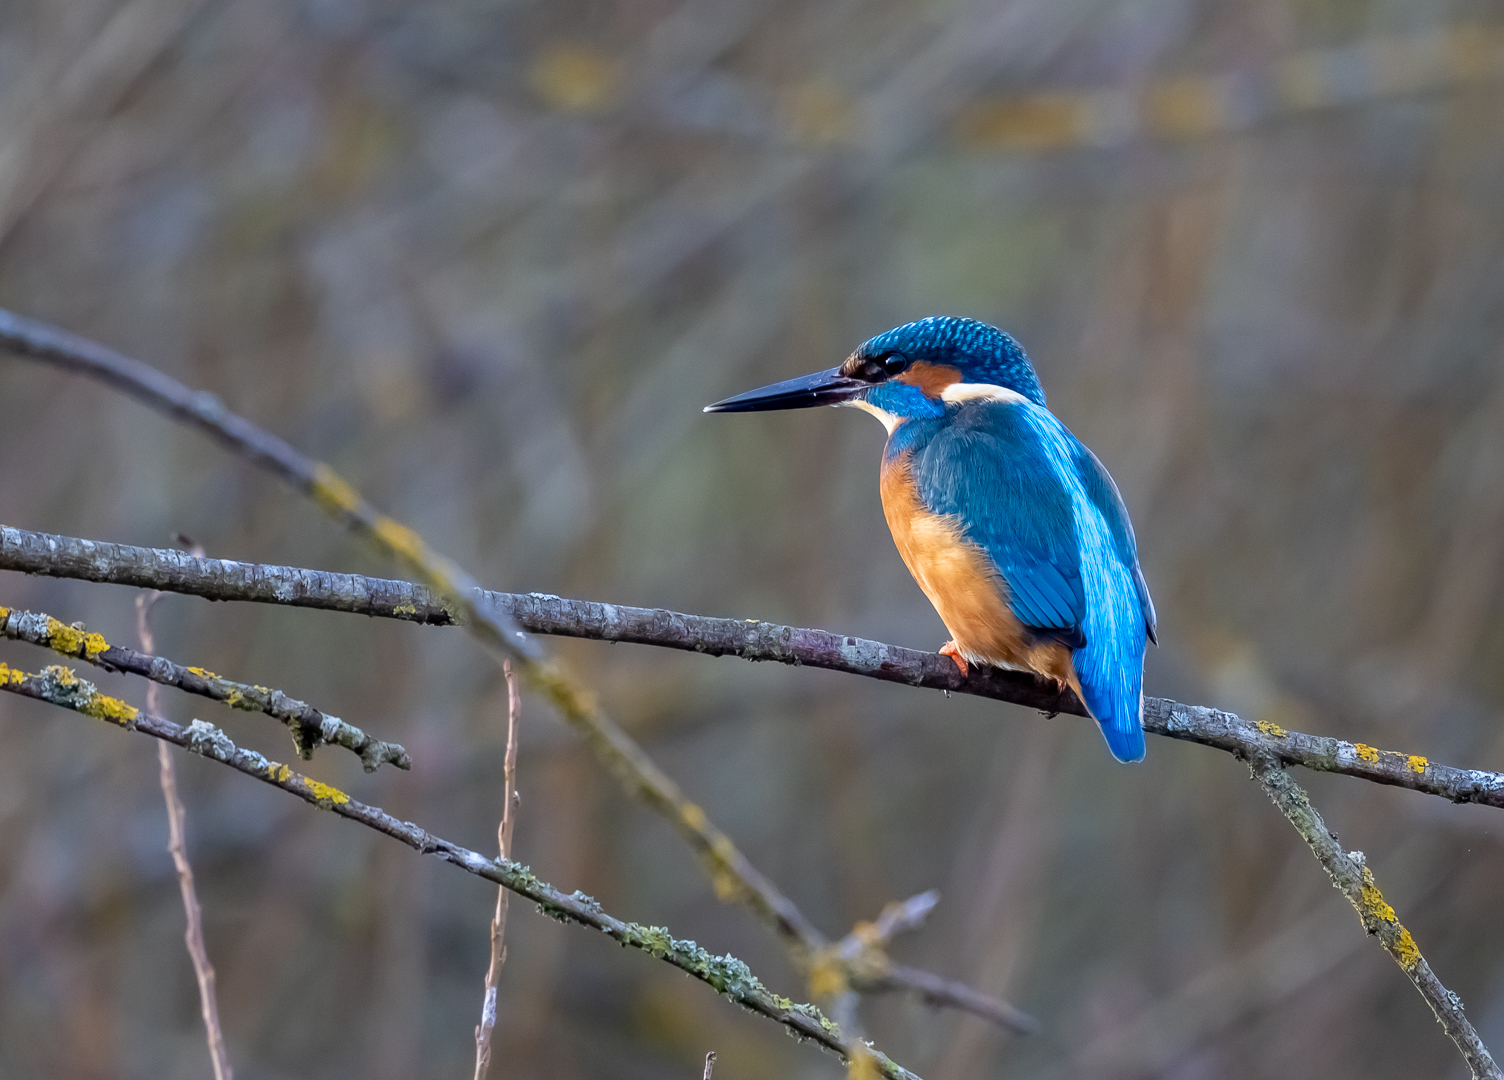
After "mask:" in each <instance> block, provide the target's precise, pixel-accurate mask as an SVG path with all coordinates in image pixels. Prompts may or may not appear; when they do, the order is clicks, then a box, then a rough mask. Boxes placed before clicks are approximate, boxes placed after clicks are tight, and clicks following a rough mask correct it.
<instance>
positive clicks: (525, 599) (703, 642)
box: [0, 525, 1504, 807]
mask: <svg viewBox="0 0 1504 1080" xmlns="http://www.w3.org/2000/svg"><path fill="white" fill-rule="evenodd" d="M0 569H3V570H19V571H21V572H23V573H28V574H43V575H48V576H52V577H65V578H76V579H79V580H83V581H94V582H105V583H110V584H116V585H129V586H132V587H135V588H160V589H163V590H166V591H169V592H180V593H186V594H189V595H193V596H201V597H204V598H205V599H209V600H241V601H250V602H253V603H266V604H284V605H289V606H293V607H307V608H316V609H320V610H324V611H343V612H348V613H352V614H358V615H370V616H376V617H380V618H393V619H404V620H407V621H409V622H416V623H425V624H428V625H434V626H449V625H454V624H455V622H456V621H457V618H458V616H457V615H456V614H455V613H454V612H453V611H452V610H451V609H450V608H448V607H447V606H446V605H445V604H444V603H443V602H442V601H440V600H439V599H438V598H437V597H436V596H435V595H434V594H433V593H432V592H431V591H430V590H428V589H426V588H424V587H423V586H421V585H416V584H414V583H412V582H408V581H393V580H388V579H383V578H370V577H362V576H360V575H358V574H336V573H330V572H328V571H323V570H303V569H298V568H296V567H290V566H270V565H265V564H261V563H242V562H233V561H227V560H221V559H197V560H196V559H193V558H191V557H190V556H188V555H185V554H184V553H183V552H180V551H172V550H169V549H158V548H140V547H130V546H127V545H124V544H108V543H102V542H99V541H93V540H80V539H76V538H73V537H66V536H54V535H50V534H47V533H32V532H27V531H25V530H22V529H13V528H10V527H8V526H4V525H0ZM484 596H485V599H486V602H487V603H490V604H493V605H495V606H496V607H497V608H500V609H502V610H505V611H507V612H508V613H509V614H510V615H511V616H512V617H513V618H514V619H516V620H517V622H518V623H519V625H521V626H523V627H525V628H526V629H527V630H529V631H531V632H532V633H535V634H552V635H559V636H563V637H576V638H589V639H591V640H595V641H620V642H631V643H634V644H639V645H655V646H659V647H662V648H669V649H682V650H685V651H688V652H698V653H704V654H706V655H709V656H739V657H741V658H742V659H744V660H754V661H756V660H771V661H775V662H777V663H782V664H792V665H794V666H796V667H798V666H802V667H818V668H824V669H826V670H828V671H841V672H845V673H847V674H849V675H862V676H865V677H867V678H871V679H881V680H884V681H886V682H897V683H904V684H906V685H909V686H916V687H922V688H925V689H931V690H943V691H946V692H949V693H956V694H971V695H974V696H976V697H984V698H991V699H993V700H996V701H1007V702H1011V703H1013V704H1015V705H1023V706H1025V707H1027V708H1032V709H1040V710H1044V711H1059V712H1063V713H1071V714H1073V715H1078V716H1084V715H1085V712H1086V710H1085V708H1084V707H1083V706H1082V705H1081V703H1080V702H1079V701H1077V700H1076V698H1075V695H1074V694H1071V693H1067V694H1066V695H1065V696H1064V697H1058V698H1057V695H1056V692H1055V689H1054V687H1053V685H1051V684H1048V683H1047V682H1046V681H1045V680H1042V679H1035V678H1033V677H1032V676H1029V675H1026V674H1024V673H1022V672H1017V671H1002V670H999V669H997V668H989V667H984V666H982V665H980V664H974V665H972V668H971V673H970V674H969V675H966V676H962V675H961V673H960V672H959V671H958V670H957V669H956V665H955V664H953V663H952V662H951V661H950V660H949V659H947V658H946V657H943V656H941V655H939V654H938V653H928V652H922V651H920V650H917V649H906V648H903V647H901V646H898V645H886V644H883V643H882V642H879V641H869V640H867V639H865V638H856V637H845V636H842V635H840V634H832V633H830V632H829V631H826V630H811V629H805V628H801V627H795V626H783V625H780V624H778V623H769V622H759V621H755V620H751V621H744V620H741V619H722V618H711V617H707V616H704V615H686V614H683V613H681V612H677V611H665V610H662V609H658V608H636V607H625V606H622V605H618V604H601V603H596V602H594V601H588V600H565V599H561V598H559V597H557V596H548V595H544V594H541V593H522V594H517V593H496V592H487V593H485V594H484ZM1144 730H1145V731H1148V732H1149V733H1151V734H1154V735H1164V736H1167V737H1168V738H1172V739H1181V740H1183V741H1186V742H1194V743H1200V744H1201V745H1203V746H1211V747H1215V748H1216V749H1218V750H1225V751H1227V752H1228V753H1231V754H1240V755H1244V756H1248V757H1252V756H1254V755H1256V754H1273V755H1274V756H1275V757H1277V758H1278V759H1279V760H1280V761H1282V762H1284V763H1285V764H1288V765H1301V766H1304V767H1305V768H1307V769H1312V770H1315V771H1317V772H1333V773H1341V774H1342V775H1344V776H1354V777H1358V778H1359V779H1362V780H1371V781H1373V782H1374V783H1378V784H1389V785H1392V786H1395V787H1403V788H1409V789H1410V790H1412V791H1419V792H1424V793H1426V794H1428V795H1439V796H1441V797H1442V798H1444V799H1449V800H1451V801H1452V802H1457V803H1479V804H1482V805H1484V806H1495V807H1504V773H1497V772H1490V771H1488V770H1484V769H1462V768H1456V767H1453V766H1450V765H1442V764H1439V763H1437V762H1434V761H1431V760H1430V759H1428V758H1425V757H1420V756H1418V755H1414V754H1405V753H1398V752H1395V751H1392V750H1379V749H1376V748H1374V747H1372V746H1368V745H1366V744H1364V743H1351V742H1346V741H1344V740H1342V739H1334V738H1331V737H1328V736H1324V735H1306V734H1303V733H1302V732H1299V731H1287V730H1286V729H1284V728H1282V727H1280V726H1279V725H1277V724H1271V723H1265V722H1254V721H1249V720H1244V719H1242V718H1241V717H1239V716H1237V715H1235V714H1233V713H1228V712H1222V711H1220V710H1218V709H1211V708H1207V707H1206V706H1203V705H1184V704H1181V703H1180V702H1177V701H1171V700H1170V699H1168V698H1145V699H1144Z"/></svg>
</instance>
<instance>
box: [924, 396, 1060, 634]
mask: <svg viewBox="0 0 1504 1080" xmlns="http://www.w3.org/2000/svg"><path fill="white" fill-rule="evenodd" d="M900 430H901V429H900ZM910 467H911V469H912V470H913V477H914V483H915V485H916V486H917V488H918V491H919V497H920V499H922V500H923V502H924V504H925V506H927V507H928V508H929V509H930V510H932V511H934V512H935V513H937V514H954V515H955V516H956V517H958V518H959V519H960V520H961V521H962V522H963V523H964V526H965V534H966V537H967V539H969V540H971V541H972V542H973V543H975V544H978V545H979V546H980V547H982V548H983V549H984V550H985V551H986V552H987V553H988V554H989V555H991V556H992V561H993V562H994V563H996V564H997V568H998V570H999V571H1000V572H1001V573H1002V575H1003V578H1004V580H1005V581H1007V583H1008V591H1009V597H1008V604H1009V607H1011V608H1012V609H1013V614H1015V615H1017V616H1018V618H1019V621H1020V622H1022V623H1023V624H1024V625H1025V626H1028V627H1030V628H1031V629H1033V630H1036V631H1039V632H1040V633H1048V634H1053V635H1055V636H1056V637H1058V638H1060V640H1062V641H1064V642H1065V643H1066V644H1067V645H1069V646H1070V647H1071V648H1073V649H1079V648H1081V647H1083V646H1084V645H1085V644H1086V638H1085V636H1084V632H1083V624H1084V623H1085V619H1086V590H1085V587H1084V585H1083V583H1082V581H1081V555H1080V551H1079V546H1078V544H1077V542H1076V531H1075V519H1074V515H1073V512H1072V504H1071V494H1070V492H1069V491H1068V490H1067V488H1066V486H1065V483H1064V481H1063V480H1062V478H1061V477H1060V475H1059V474H1058V473H1057V472H1056V470H1055V469H1054V467H1053V465H1052V462H1051V460H1050V458H1049V456H1048V455H1047V454H1045V453H1044V452H1043V450H1042V449H1041V447H1040V444H1039V437H1038V434H1037V432H1036V431H1035V429H1034V428H1033V426H1032V425H1031V424H1030V423H1029V421H1028V419H1027V418H1026V417H1024V416H1023V415H1022V414H1020V413H1019V412H1018V410H1017V409H1015V408H1014V407H1013V406H1010V405H1007V404H1004V403H994V402H987V403H978V404H974V405H970V406H968V407H966V408H964V409H961V410H959V411H958V412H957V413H956V414H954V416H953V417H952V418H950V421H949V422H948V423H947V424H946V425H944V426H943V427H942V428H940V430H938V431H937V432H936V433H935V435H934V437H933V438H931V439H930V440H928V442H927V443H925V444H924V445H923V446H917V447H915V448H914V456H913V458H912V460H911V462H910Z"/></svg>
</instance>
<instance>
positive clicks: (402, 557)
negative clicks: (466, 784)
mask: <svg viewBox="0 0 1504 1080" xmlns="http://www.w3.org/2000/svg"><path fill="white" fill-rule="evenodd" d="M0 346H4V347H8V348H10V349H12V350H13V351H15V352H16V353H17V354H18V355H21V356H25V357H28V358H30V359H34V360H40V361H42V362H44V363H47V364H51V365H54V366H57V367H62V368H64V369H66V370H70V371H75V372H78V373H80V374H85V375H89V376H91V377H93V378H96V379H99V380H100V381H102V382H104V383H105V384H107V385H109V386H112V387H114V388H116V389H118V390H121V391H123V392H125V393H127V394H130V395H132V396H134V397H136V398H138V399H139V400H141V401H143V402H145V403H146V404H147V405H149V406H151V407H152V408H155V409H157V410H159V411H161V412H163V413H165V414H167V415H168V416H171V417H172V418H174V419H177V420H180V421H183V422H185V423H188V424H191V425H193V426H195V427H198V428H199V429H200V430H202V431H204V432H206V433H208V434H209V435H210V436H211V437H212V438H214V439H215V440H216V441H218V442H220V443H221V444H222V445H224V446H226V447H228V448H229V449H231V450H233V451H235V452H236V453H239V454H240V455H242V456H243V457H245V458H246V459H247V460H249V461H251V462H252V463H254V464H256V465H259V466H261V467H263V468H265V469H267V470H269V471H270V472H272V473H275V474H276V475H278V476H280V477H282V478H283V479H284V480H286V481H288V482H289V483H290V484H292V485H293V486H294V487H295V488H297V489H298V490H299V491H301V492H303V493H304V494H306V495H308V496H309V497H310V498H312V499H313V500H314V502H315V503H317V504H318V506H319V507H320V508H321V509H323V510H324V511H325V512H326V513H328V514H329V515H330V516H331V517H333V518H334V519H335V520H337V521H339V522H341V523H343V524H344V525H346V526H347V527H348V528H350V529H352V530H353V531H355V532H356V533H358V534H360V535H361V536H363V537H365V538H366V539H368V540H370V541H371V542H372V543H374V544H375V545H376V546H377V547H378V548H380V549H381V550H382V551H383V552H385V553H386V554H388V555H391V556H393V557H395V558H397V559H398V560H399V561H400V562H401V563H403V564H404V565H407V566H409V567H411V568H412V569H413V570H415V571H416V572H417V573H418V574H419V576H421V577H422V578H423V579H424V581H426V582H427V583H428V585H429V586H430V587H432V588H433V589H434V591H435V592H437V593H438V594H439V596H441V597H442V598H443V600H444V602H445V605H446V607H448V608H449V609H450V610H451V611H452V612H454V614H455V615H456V616H458V617H459V618H460V621H461V622H462V623H463V624H464V625H465V626H466V627H467V628H468V629H469V630H470V632H471V633H472V634H474V635H475V636H476V637H477V638H478V639H479V640H480V641H481V642H482V643H484V644H485V645H487V646H488V647H490V648H491V649H492V650H493V651H495V652H497V653H499V654H500V655H501V656H504V657H509V658H510V659H512V660H513V661H514V662H515V663H516V664H517V665H518V670H519V673H520V674H521V675H522V676H523V677H524V678H525V679H526V680H527V681H528V683H529V684H530V685H532V686H533V687H534V688H535V689H537V690H538V691H539V692H540V693H541V695H542V696H543V697H544V698H545V699H546V700H548V701H549V702H550V703H552V704H553V706H554V707H555V708H556V709H557V710H558V711H559V713H560V715H562V716H563V717H564V719H565V720H567V721H568V722H569V723H570V725H571V726H573V727H574V728H575V729H576V730H577V731H578V732H579V733H580V734H581V735H582V736H584V738H585V741H586V743H587V745H589V746H590V748H591V750H592V751H594V753H595V755H596V757H597V759H598V760H599V761H600V762H601V763H602V764H603V765H605V767H606V768H607V769H608V770H609V771H611V772H612V773H614V774H615V775H616V776H617V778H618V779H619V780H620V781H621V782H622V784H623V785H624V786H625V787H626V789H627V791H628V792H629V793H630V794H632V795H633V796H634V797H636V798H638V799H640V800H641V801H642V802H644V803H645V804H647V805H648V806H649V807H651V808H652V809H654V810H655V811H657V812H658V813H659V814H661V815H662V816H664V817H665V818H667V819H668V820H669V821H670V822H672V823H673V824H674V825H675V827H676V828H677V829H678V831H679V834H680V836H682V837H683V838H684V839H685V840H686V841H687V842H688V843H689V845H690V846H691V848H692V849H693V850H694V851H695V852H696V853H697V854H698V855H699V856H700V859H701V861H702V862H703V863H704V865H705V867H706V870H707V871H708V873H709V875H710V878H711V882H712V884H713V885H714V887H715V891H716V894H717V896H719V897H720V898H721V899H722V900H725V901H732V900H735V901H738V902H741V903H744V904H746V905H747V906H748V907H749V908H751V909H752V911H754V912H755V913H756V914H757V915H758V916H760V917H761V918H762V919H764V920H765V921H766V922H768V923H769V924H770V925H772V926H773V927H774V928H775V929H776V930H777V931H778V932H779V933H780V935H782V937H783V938H784V941H785V944H786V946H787V947H788V949H789V951H790V955H791V957H792V958H793V960H794V962H795V963H796V964H799V965H801V966H803V965H804V964H806V963H807V959H806V958H807V957H808V956H809V955H811V954H813V953H815V952H818V951H819V950H820V949H822V948H824V947H825V945H826V944H827V942H826V940H825V938H824V937H823V936H822V935H821V934H820V933H819V932H818V931H817V930H816V929H815V928H814V926H813V924H811V923H810V922H809V920H808V919H806V918H805V917H804V915H803V913H802V912H800V911H799V909H798V908H797V907H796V906H795V905H794V904H793V902H792V901H791V900H789V898H788V897H786V896H784V895H783V894H782V893H781V892H779V890H778V889H777V888H776V887H775V886H774V885H773V883H772V882H771V881H769V880H768V879H767V878H766V877H764V876H763V875H762V873H761V872H760V871H759V870H757V868H756V867H754V866H753V865H752V864H751V862H750V861H748V859H747V858H746V856H745V855H743V854H742V853H741V852H740V851H739V850H738V849H737V847H736V845H735V844H733V843H732V841H731V838H730V837H729V836H727V835H726V834H725V833H723V832H722V831H721V830H720V829H719V828H717V827H716V826H715V825H714V824H712V823H711V822H710V820H709V818H708V817H707V816H706V814H705V811H704V810H703V809H701V808H700V807H699V806H697V805H695V804H694V803H693V802H691V801H689V800H688V799H686V798H685V797H684V795H683V793H682V792H681V791H680V790H679V788H678V785H676V784H675V783H674V782H673V780H672V779H670V778H669V776H668V775H667V774H666V773H664V772H663V771H662V770H661V769H659V768H658V766H657V765H656V764H655V763H654V762H653V760H652V759H651V758H650V757H648V755H647V754H646V753H645V752H644V751H643V750H642V748H641V747H640V746H638V745H637V744H636V743H635V742H634V741H633V740H632V739H631V738H630V737H629V736H628V735H627V734H626V732H624V731H623V730H622V729H621V728H620V727H619V726H618V725H617V724H616V723H615V722H614V721H612V720H611V718H610V717H609V716H608V715H607V714H606V713H605V711H604V710H602V709H601V707H600V706H599V704H598V703H597V702H596V700H595V698H594V697H593V695H591V694H590V693H589V692H587V691H586V690H585V689H584V687H583V686H581V685H580V684H579V683H577V682H576V681H575V680H574V679H572V678H571V677H570V676H569V675H568V674H567V673H566V672H565V670H564V668H563V667H562V666H561V665H559V664H558V663H557V662H555V661H553V660H551V659H549V658H548V657H547V655H546V654H545V653H544V652H543V650H542V648H541V646H539V644H538V643H537V642H535V641H534V640H533V639H531V638H529V637H528V636H527V635H526V634H524V633H523V632H522V631H521V630H519V629H517V627H516V625H515V623H513V622H512V620H511V619H510V618H509V617H508V616H507V615H506V613H505V611H504V610H503V609H501V608H498V607H497V606H495V605H493V604H488V603H486V602H485V594H484V593H483V591H482V590H481V588H480V585H479V583H478V582H477V581H476V580H475V579H474V578H473V577H471V576H470V575H469V574H468V573H467V572H466V571H465V570H464V569H463V568H462V567H460V566H459V565H458V564H457V563H455V562H453V561H452V560H450V559H447V558H445V557H444V556H442V555H439V554H438V553H437V552H435V551H433V550H432V549H431V548H429V547H428V545H427V544H426V543H425V542H424V541H423V538H422V537H420V536H419V535H418V534H417V533H415V532H413V530H411V529H409V528H408V527H407V526H405V525H402V524H401V523H399V522H397V521H395V520H393V519H392V518H389V517H387V516H385V515H383V514H381V513H379V512H378V511H377V510H376V509H375V508H374V507H373V506H372V505H371V504H370V503H368V502H367V501H366V500H365V499H364V498H363V497H362V496H361V495H360V493H359V492H358V491H356V490H355V488H354V487H352V486H351V485H350V484H349V482H348V481H346V480H345V479H344V478H343V477H341V476H340V475H339V474H338V473H336V472H335V471H334V470H333V469H332V468H330V467H329V466H328V465H325V464H323V463H321V462H315V461H313V460H311V459H309V458H307V457H304V456H303V455H302V454H300V453H298V451H296V450H295V449H293V448H292V447H291V446H290V445H288V443H286V442H285V441H284V440H282V439H279V438H277V437H276V436H275V435H272V434H270V433H268V432H266V431H263V430H262V429H261V428H259V427H257V426H256V425H255V424H253V423H251V422H250V421H249V420H246V419H245V418H243V417H240V416H237V415H235V414H234V413H231V412H230V411H228V410H227V409H225V407H224V406H223V405H222V404H221V403H220V402H219V400H218V399H216V398H215V397H214V396H213V395H212V394H208V393H195V392H194V391H192V390H190V389H189V388H188V387H186V386H184V385H183V384H182V383H180V382H178V381H177V380H176V379H172V378H170V377H169V376H167V375H164V374H163V373H161V372H159V371H157V370H155V369H154V368H152V367H150V366H148V365H146V364H143V363H141V362H140V361H139V360H135V359H133V358H131V357H128V356H125V355H123V354H121V353H118V352H116V351H114V350H113V349H109V348H106V347H105V346H103V345H99V344H97V343H95V342H92V341H89V340H87V339H85V338H81V337H78V336H77V335H74V334H70V333H68V332H66V331H64V330H60V329H58V328H56V327H53V326H48V325H47V324H45V323H41V322H37V321H36V320H32V319H26V318H23V317H21V316H18V315H15V314H13V313H11V312H7V311H3V310H0Z"/></svg>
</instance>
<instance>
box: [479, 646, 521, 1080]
mask: <svg viewBox="0 0 1504 1080" xmlns="http://www.w3.org/2000/svg"><path fill="white" fill-rule="evenodd" d="M501 670H502V672H503V673H504V674H505V676H506V680H507V752H506V758H505V759H504V764H503V766H502V792H501V824H500V825H498V826H497V828H496V846H497V848H498V850H499V851H500V852H501V857H502V858H503V859H510V858H511V857H512V831H513V829H515V828H516V826H517V808H518V806H520V805H521V802H522V800H521V797H520V796H519V795H518V794H517V722H518V721H519V720H520V719H521V718H522V694H521V691H519V690H518V689H517V674H516V672H514V671H513V670H512V662H511V661H510V660H504V661H502V665H501ZM506 932H507V891H506V889H497V890H496V914H494V915H492V916H491V962H490V964H489V965H488V966H487V967H486V993H485V999H484V1001H483V1002H482V1004H481V1010H480V1023H479V1024H478V1025H477V1026H476V1028H475V1080H486V1070H487V1069H489V1068H490V1067H491V1029H492V1028H494V1027H495V1026H496V986H497V982H498V980H500V978H501V965H503V964H505V963H506V962H507V946H506Z"/></svg>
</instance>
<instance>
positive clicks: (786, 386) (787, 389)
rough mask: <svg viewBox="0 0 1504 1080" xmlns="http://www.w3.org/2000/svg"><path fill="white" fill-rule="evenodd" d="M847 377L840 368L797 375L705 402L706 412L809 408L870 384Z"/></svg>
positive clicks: (852, 394) (830, 402)
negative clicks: (756, 388)
mask: <svg viewBox="0 0 1504 1080" xmlns="http://www.w3.org/2000/svg"><path fill="white" fill-rule="evenodd" d="M871 385H872V384H871V383H865V382H862V380H860V379H852V378H848V377H847V376H845V375H842V374H841V369H840V368H831V369H830V370H828V371H817V372H815V373H814V374H813V375H803V376H800V377H799V378H797V379H789V380H787V381H785V382H781V383H774V384H773V385H772V386H764V387H762V388H761V389H759V390H748V391H747V392H746V393H745V394H737V395H736V397H729V398H727V399H726V400H725V401H717V402H716V403H715V404H714V405H707V406H705V411H706V412H764V411H767V410H770V409H809V408H813V407H814V406H816V405H839V404H841V402H843V401H849V400H850V399H851V398H854V397H855V396H856V395H857V394H859V393H861V392H862V391H863V390H865V389H867V388H868V387H869V386H871Z"/></svg>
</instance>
